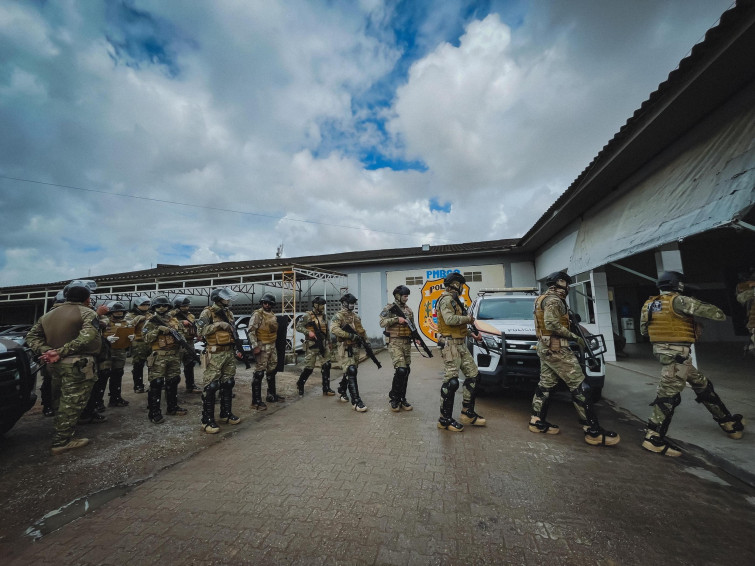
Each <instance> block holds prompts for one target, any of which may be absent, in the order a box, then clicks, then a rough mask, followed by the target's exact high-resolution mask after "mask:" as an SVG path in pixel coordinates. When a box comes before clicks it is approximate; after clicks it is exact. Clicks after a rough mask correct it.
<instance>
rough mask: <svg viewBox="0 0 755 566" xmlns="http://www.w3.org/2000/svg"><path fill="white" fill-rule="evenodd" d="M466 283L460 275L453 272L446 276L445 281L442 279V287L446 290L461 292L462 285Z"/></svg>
mask: <svg viewBox="0 0 755 566" xmlns="http://www.w3.org/2000/svg"><path fill="white" fill-rule="evenodd" d="M466 282H467V280H466V279H465V278H464V276H463V275H462V274H461V273H458V272H456V271H454V272H453V273H449V274H448V275H446V277H445V279H443V286H444V287H446V288H449V287H452V288H454V289H456V290H457V291H459V292H461V287H462V285H465V284H466ZM454 283H458V285H454Z"/></svg>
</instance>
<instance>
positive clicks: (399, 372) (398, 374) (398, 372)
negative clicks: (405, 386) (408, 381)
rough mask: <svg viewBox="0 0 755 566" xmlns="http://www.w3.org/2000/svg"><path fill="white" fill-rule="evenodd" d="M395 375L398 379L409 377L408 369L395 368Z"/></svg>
mask: <svg viewBox="0 0 755 566" xmlns="http://www.w3.org/2000/svg"><path fill="white" fill-rule="evenodd" d="M396 377H398V378H399V379H404V378H405V377H409V370H408V369H407V368H396Z"/></svg>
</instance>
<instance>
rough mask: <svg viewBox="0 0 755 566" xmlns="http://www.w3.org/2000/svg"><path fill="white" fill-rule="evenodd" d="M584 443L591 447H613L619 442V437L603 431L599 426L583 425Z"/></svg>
mask: <svg viewBox="0 0 755 566" xmlns="http://www.w3.org/2000/svg"><path fill="white" fill-rule="evenodd" d="M582 430H583V431H584V432H585V442H587V444H590V445H591V446H614V445H616V444H618V443H619V442H620V441H621V437H620V436H619V435H618V434H617V433H615V432H613V431H610V430H604V429H603V428H602V427H601V426H600V425H599V424H597V423H595V424H593V425H583V426H582Z"/></svg>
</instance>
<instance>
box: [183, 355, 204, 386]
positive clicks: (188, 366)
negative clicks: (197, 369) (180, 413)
mask: <svg viewBox="0 0 755 566" xmlns="http://www.w3.org/2000/svg"><path fill="white" fill-rule="evenodd" d="M184 378H185V379H186V393H194V394H201V393H202V390H201V389H200V388H199V387H197V386H196V383H194V360H190V361H188V362H185V363H184Z"/></svg>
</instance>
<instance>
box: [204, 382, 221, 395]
mask: <svg viewBox="0 0 755 566" xmlns="http://www.w3.org/2000/svg"><path fill="white" fill-rule="evenodd" d="M218 389H220V384H219V383H218V381H217V380H213V381H211V382H210V383H208V384H207V385H205V386H204V391H205V393H215V392H216V391H217V390H218Z"/></svg>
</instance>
